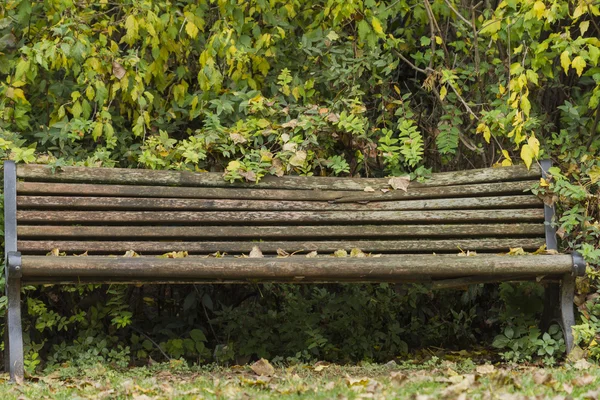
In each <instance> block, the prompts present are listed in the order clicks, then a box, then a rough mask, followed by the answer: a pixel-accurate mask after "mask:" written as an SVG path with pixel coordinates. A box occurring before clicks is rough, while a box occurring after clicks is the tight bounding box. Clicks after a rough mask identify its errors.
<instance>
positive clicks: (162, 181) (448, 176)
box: [17, 164, 541, 191]
mask: <svg viewBox="0 0 600 400" xmlns="http://www.w3.org/2000/svg"><path fill="white" fill-rule="evenodd" d="M17 176H18V177H19V178H22V179H25V180H38V181H61V182H94V183H98V182H104V183H125V184H132V185H169V186H170V185H175V186H198V187H201V186H203V187H232V186H233V187H253V188H272V189H325V190H332V189H334V190H355V191H356V190H358V191H363V190H364V189H365V187H367V186H370V187H372V188H374V189H384V188H389V184H388V178H340V177H307V176H283V177H273V176H268V177H265V178H263V179H262V180H261V181H260V182H258V183H245V182H234V183H228V182H226V181H225V180H224V179H223V175H222V173H210V172H206V173H193V172H185V171H183V172H180V171H152V170H142V169H127V168H85V167H63V168H61V169H60V170H57V171H56V172H55V173H53V172H52V170H51V169H50V168H49V167H48V166H46V165H33V164H19V165H17ZM540 176H541V169H540V168H539V166H538V165H534V166H532V168H531V169H530V170H527V168H525V166H523V165H513V166H509V167H502V168H484V169H474V170H469V171H456V172H443V173H437V174H433V175H432V177H431V179H429V180H427V181H426V182H423V183H419V182H411V187H431V186H449V185H457V184H473V183H485V182H503V181H516V180H525V179H535V178H539V177H540Z"/></svg>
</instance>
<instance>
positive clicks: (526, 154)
mask: <svg viewBox="0 0 600 400" xmlns="http://www.w3.org/2000/svg"><path fill="white" fill-rule="evenodd" d="M534 156H535V154H534V152H533V150H532V149H531V147H529V144H524V145H523V147H521V160H523V161H524V162H525V165H526V166H527V169H529V168H530V167H531V163H532V162H533V157H534Z"/></svg>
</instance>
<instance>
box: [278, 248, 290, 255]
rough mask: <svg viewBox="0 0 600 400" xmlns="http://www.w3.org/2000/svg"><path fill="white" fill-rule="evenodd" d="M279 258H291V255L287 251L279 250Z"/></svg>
mask: <svg viewBox="0 0 600 400" xmlns="http://www.w3.org/2000/svg"><path fill="white" fill-rule="evenodd" d="M277 256H278V257H289V256H290V253H288V252H287V251H285V250H283V249H277Z"/></svg>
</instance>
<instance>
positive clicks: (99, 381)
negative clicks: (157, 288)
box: [0, 358, 600, 400]
mask: <svg viewBox="0 0 600 400" xmlns="http://www.w3.org/2000/svg"><path fill="white" fill-rule="evenodd" d="M599 387H600V368H599V367H598V366H596V365H592V364H588V363H586V362H585V361H580V362H578V363H575V364H565V365H563V366H559V367H552V368H540V367H533V366H524V365H514V366H508V365H496V366H493V367H492V366H491V365H485V366H482V365H479V366H478V365H475V364H473V363H472V362H471V361H470V360H468V359H467V360H466V361H461V362H450V361H438V360H436V359H435V358H434V359H433V361H432V360H430V361H428V362H425V363H421V364H416V363H402V364H395V363H388V364H385V365H377V364H366V365H361V366H340V365H327V364H321V363H318V364H316V365H293V366H288V367H275V369H274V374H272V375H271V376H260V375H257V374H256V373H255V372H254V371H253V370H252V368H251V367H250V366H235V367H230V368H223V367H218V366H205V367H192V368H188V367H187V366H186V365H185V363H183V362H180V361H173V362H171V363H169V364H156V365H154V366H152V367H138V368H131V369H127V370H114V369H108V368H105V367H103V366H100V365H98V366H95V367H90V368H86V369H77V368H74V367H62V368H60V369H57V370H55V371H53V372H51V373H49V374H46V375H42V376H34V377H29V378H28V379H26V382H25V383H24V384H23V385H15V384H12V383H10V382H9V381H8V376H7V375H6V374H4V375H0V393H2V399H43V398H51V399H77V398H85V399H87V398H93V399H101V398H106V399H135V400H148V399H162V398H168V399H203V398H207V399H217V398H223V399H249V398H252V399H255V398H258V399H271V398H273V399H288V398H294V399H296V398H307V399H332V398H337V399H344V398H347V399H362V398H376V399H384V398H389V399H396V398H417V395H422V396H424V397H419V398H420V399H427V398H432V399H437V398H452V399H453V398H459V397H462V398H469V399H471V398H473V399H477V398H485V399H488V398H504V399H513V398H514V399H517V398H518V399H521V398H523V396H526V397H531V398H534V397H537V398H566V397H567V396H571V397H572V398H592V399H597V398H598V396H599V395H600V390H599V389H598V388H599Z"/></svg>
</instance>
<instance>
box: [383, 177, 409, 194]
mask: <svg viewBox="0 0 600 400" xmlns="http://www.w3.org/2000/svg"><path fill="white" fill-rule="evenodd" d="M388 184H389V185H390V186H391V187H392V189H394V190H404V191H405V192H406V191H407V189H408V185H409V184H410V176H408V175H407V176H395V177H393V178H390V180H389V181H388Z"/></svg>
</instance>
